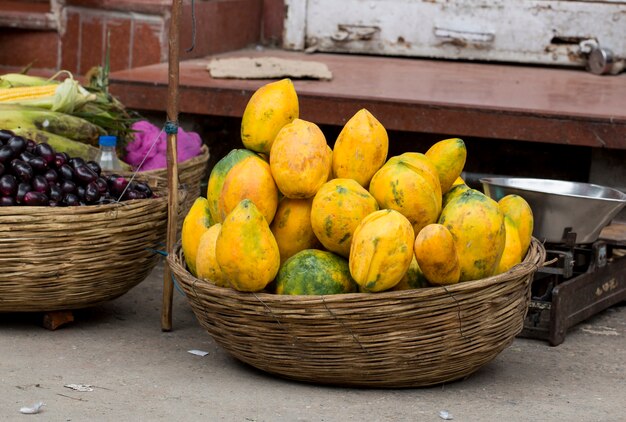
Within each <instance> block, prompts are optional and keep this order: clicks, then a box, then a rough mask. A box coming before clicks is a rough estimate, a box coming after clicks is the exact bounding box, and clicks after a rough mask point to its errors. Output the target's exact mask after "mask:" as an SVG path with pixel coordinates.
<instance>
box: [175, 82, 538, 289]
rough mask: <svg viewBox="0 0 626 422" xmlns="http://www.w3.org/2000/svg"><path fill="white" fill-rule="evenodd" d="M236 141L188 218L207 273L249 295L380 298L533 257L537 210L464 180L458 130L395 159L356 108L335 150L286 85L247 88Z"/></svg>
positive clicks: (187, 230) (193, 253)
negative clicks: (492, 195)
mask: <svg viewBox="0 0 626 422" xmlns="http://www.w3.org/2000/svg"><path fill="white" fill-rule="evenodd" d="M241 140H242V143H243V146H244V148H239V149H234V150H232V151H230V153H228V154H227V155H226V156H225V157H223V158H222V159H221V160H220V161H219V162H217V163H216V165H215V166H214V167H213V169H212V170H211V173H210V176H209V180H208V187H207V192H206V198H205V197H200V198H198V199H197V200H196V201H195V203H194V204H193V207H192V208H191V209H190V211H189V212H188V214H187V215H186V216H185V219H184V222H183V227H182V233H181V237H182V249H183V253H184V257H185V261H186V264H187V268H188V269H189V271H190V272H191V273H192V274H193V275H194V276H195V277H197V278H199V279H202V280H206V281H207V282H210V283H213V284H215V285H217V286H221V287H224V288H233V289H236V290H239V291H244V292H258V291H264V292H271V293H276V294H289V295H320V294H324V295H326V294H338V293H354V292H362V293H374V292H382V291H388V290H402V289H417V288H424V287H431V286H442V285H451V284H455V283H460V282H466V281H470V280H476V279H481V278H485V277H489V276H492V275H495V274H500V273H503V272H506V271H508V270H510V269H511V268H512V267H513V266H515V265H516V264H518V263H520V262H521V261H522V260H523V259H524V257H525V256H526V253H527V250H528V247H529V244H530V241H531V236H532V231H533V214H532V210H531V208H530V206H529V205H528V203H527V202H526V201H525V200H524V199H523V198H522V197H520V196H518V195H509V196H506V197H504V198H502V199H501V200H500V201H499V202H496V201H494V200H493V199H491V198H489V197H488V196H486V195H484V194H483V193H482V192H480V191H478V190H475V189H472V188H470V187H469V186H467V185H466V184H465V182H464V181H463V179H462V178H461V173H462V171H463V168H464V166H465V161H466V158H467V150H466V146H465V143H464V142H463V140H461V139H459V138H452V139H445V140H442V141H439V142H437V143H435V144H433V145H432V146H431V147H430V148H429V149H428V150H427V151H425V152H424V153H422V152H406V153H403V154H401V155H397V156H393V157H389V158H388V157H387V155H388V150H389V138H388V134H387V131H386V129H385V128H384V126H383V125H382V124H381V123H380V122H379V121H378V120H377V119H376V117H374V116H373V115H372V113H370V112H369V111H368V110H365V109H362V110H359V111H358V112H357V113H356V114H355V115H354V116H352V117H351V118H350V119H349V120H348V121H347V122H346V124H345V126H344V127H343V128H342V130H341V132H340V134H339V135H338V137H337V139H336V140H335V142H334V144H333V145H334V147H333V148H331V147H330V146H329V144H328V142H327V140H326V138H325V136H324V133H323V132H322V130H321V129H320V128H319V127H318V126H317V125H316V124H315V123H313V122H309V121H306V120H303V119H300V118H299V103H298V96H297V93H296V90H295V88H294V85H293V83H292V82H291V80H289V79H283V80H280V81H276V82H272V83H268V84H266V85H264V86H262V87H260V88H259V89H258V90H257V91H255V93H254V94H253V95H252V97H251V98H250V100H249V102H248V104H247V106H246V108H245V110H244V113H243V117H242V121H241Z"/></svg>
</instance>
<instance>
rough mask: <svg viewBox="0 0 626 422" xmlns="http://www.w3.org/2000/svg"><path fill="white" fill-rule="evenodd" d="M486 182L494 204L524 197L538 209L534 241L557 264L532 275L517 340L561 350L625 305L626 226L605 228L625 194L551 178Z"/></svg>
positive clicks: (485, 187) (488, 180)
mask: <svg viewBox="0 0 626 422" xmlns="http://www.w3.org/2000/svg"><path fill="white" fill-rule="evenodd" d="M481 183H482V184H483V189H484V190H485V193H486V194H487V195H488V196H490V197H491V198H493V199H495V200H499V199H500V198H502V197H504V196H506V195H509V194H517V195H520V196H521V197H523V198H524V199H525V200H526V201H527V202H528V203H529V205H530V206H531V208H532V210H533V216H534V221H535V227H534V231H533V235H534V236H535V237H536V238H538V239H540V240H542V241H544V242H545V245H546V252H547V257H548V259H547V261H550V259H551V258H556V263H554V264H552V265H550V266H548V267H544V268H540V269H539V270H538V271H537V272H536V273H535V275H534V278H533V282H532V285H531V295H532V298H531V301H530V304H529V307H528V312H527V315H526V319H525V321H524V329H523V330H522V332H521V333H520V335H519V336H520V337H528V338H537V339H544V340H548V342H549V343H550V345H552V346H557V345H559V344H561V343H562V342H563V341H564V340H565V335H566V333H567V330H568V329H569V328H570V327H573V326H575V325H576V324H578V323H580V322H582V321H584V320H586V319H588V318H590V317H591V316H593V315H595V314H597V313H599V312H601V311H603V310H605V309H607V308H609V307H611V306H613V305H615V304H617V303H620V302H622V301H624V300H626V256H625V255H626V224H623V223H617V224H616V223H615V222H614V223H613V224H611V225H610V226H607V225H608V224H609V223H610V222H611V221H612V220H613V219H614V217H615V216H616V215H617V214H618V213H619V212H620V210H621V209H622V208H623V207H624V205H626V195H625V194H623V193H622V192H620V191H619V190H617V189H612V188H608V187H604V186H599V185H594V184H588V183H576V182H565V181H558V180H546V179H525V178H483V179H481ZM609 228H612V229H613V230H610V232H611V233H612V235H611V236H607V233H608V231H607V229H609ZM603 229H604V230H603ZM601 232H602V233H601Z"/></svg>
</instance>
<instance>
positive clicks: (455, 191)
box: [441, 183, 470, 208]
mask: <svg viewBox="0 0 626 422" xmlns="http://www.w3.org/2000/svg"><path fill="white" fill-rule="evenodd" d="M468 190H470V187H469V186H467V185H466V184H465V183H459V184H458V185H453V186H452V187H451V188H450V190H449V191H448V192H446V193H445V194H444V195H443V201H442V204H441V206H442V207H443V208H445V207H446V205H448V203H449V202H450V201H452V200H453V199H454V198H456V197H457V196H460V195H461V194H462V193H463V192H466V191H468Z"/></svg>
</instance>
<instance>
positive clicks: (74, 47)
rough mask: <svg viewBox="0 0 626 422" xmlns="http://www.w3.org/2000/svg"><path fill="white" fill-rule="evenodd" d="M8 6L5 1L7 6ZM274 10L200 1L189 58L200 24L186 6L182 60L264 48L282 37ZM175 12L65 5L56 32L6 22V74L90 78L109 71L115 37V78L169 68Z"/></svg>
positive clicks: (166, 7) (112, 0) (258, 1)
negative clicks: (265, 38)
mask: <svg viewBox="0 0 626 422" xmlns="http://www.w3.org/2000/svg"><path fill="white" fill-rule="evenodd" d="M6 1H7V0H0V6H2V4H3V2H5V3H6ZM264 1H265V5H264ZM278 1H279V2H280V3H282V0H278ZM272 3H274V4H278V3H277V1H276V0H196V2H195V14H196V40H195V48H194V49H193V51H191V52H186V51H185V50H186V49H187V48H189V47H190V46H191V45H192V36H191V34H192V31H191V28H192V25H191V22H192V18H191V0H184V3H183V5H184V6H183V12H182V16H181V22H180V29H181V49H182V51H181V60H185V59H190V58H195V57H202V56H206V55H210V54H215V53H220V52H224V51H230V50H236V49H240V48H244V47H247V46H250V45H254V44H257V43H260V42H262V41H261V40H262V35H261V34H262V30H263V27H264V25H269V27H268V28H273V29H271V30H272V31H276V27H277V24H276V22H275V19H274V21H271V20H270V23H269V24H267V22H265V20H264V18H263V14H264V12H265V10H264V7H265V6H266V5H267V4H272ZM280 7H282V6H280ZM170 8H171V0H127V1H123V0H65V4H64V6H63V7H62V8H61V12H60V16H59V25H58V27H55V28H48V29H47V30H35V29H33V28H14V27H8V26H6V25H5V26H4V27H3V25H2V21H1V20H0V66H1V67H24V66H27V65H29V64H33V68H34V69H46V70H48V69H49V70H58V69H66V70H69V71H71V72H73V73H76V74H84V73H85V72H87V71H88V70H89V69H90V68H91V67H93V66H98V65H102V64H103V63H104V57H105V51H106V38H107V34H109V40H110V50H111V62H110V64H111V70H112V71H116V70H123V69H128V68H132V67H138V66H145V65H149V64H154V63H159V62H163V61H166V60H167V55H168V33H169V25H170ZM266 9H267V7H266ZM274 9H275V10H278V9H276V8H274ZM274 9H273V10H274ZM0 10H1V8H0ZM13 21H14V19H13V20H11V19H9V20H8V21H7V22H13ZM272 37H273V39H275V38H276V35H272ZM16 52H19V54H17V53H16Z"/></svg>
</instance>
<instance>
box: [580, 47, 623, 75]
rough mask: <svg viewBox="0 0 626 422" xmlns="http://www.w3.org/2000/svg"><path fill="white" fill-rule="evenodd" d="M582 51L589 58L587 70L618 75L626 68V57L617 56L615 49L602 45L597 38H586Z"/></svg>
mask: <svg viewBox="0 0 626 422" xmlns="http://www.w3.org/2000/svg"><path fill="white" fill-rule="evenodd" d="M579 46H580V52H581V53H582V54H583V56H585V57H586V58H587V70H588V71H589V72H591V73H593V74H596V75H617V74H618V73H620V72H622V71H623V70H624V68H626V59H625V58H618V57H615V55H614V54H613V51H612V50H611V49H609V48H606V47H600V45H599V44H598V42H597V41H596V40H584V41H581V42H580V44H579Z"/></svg>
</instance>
